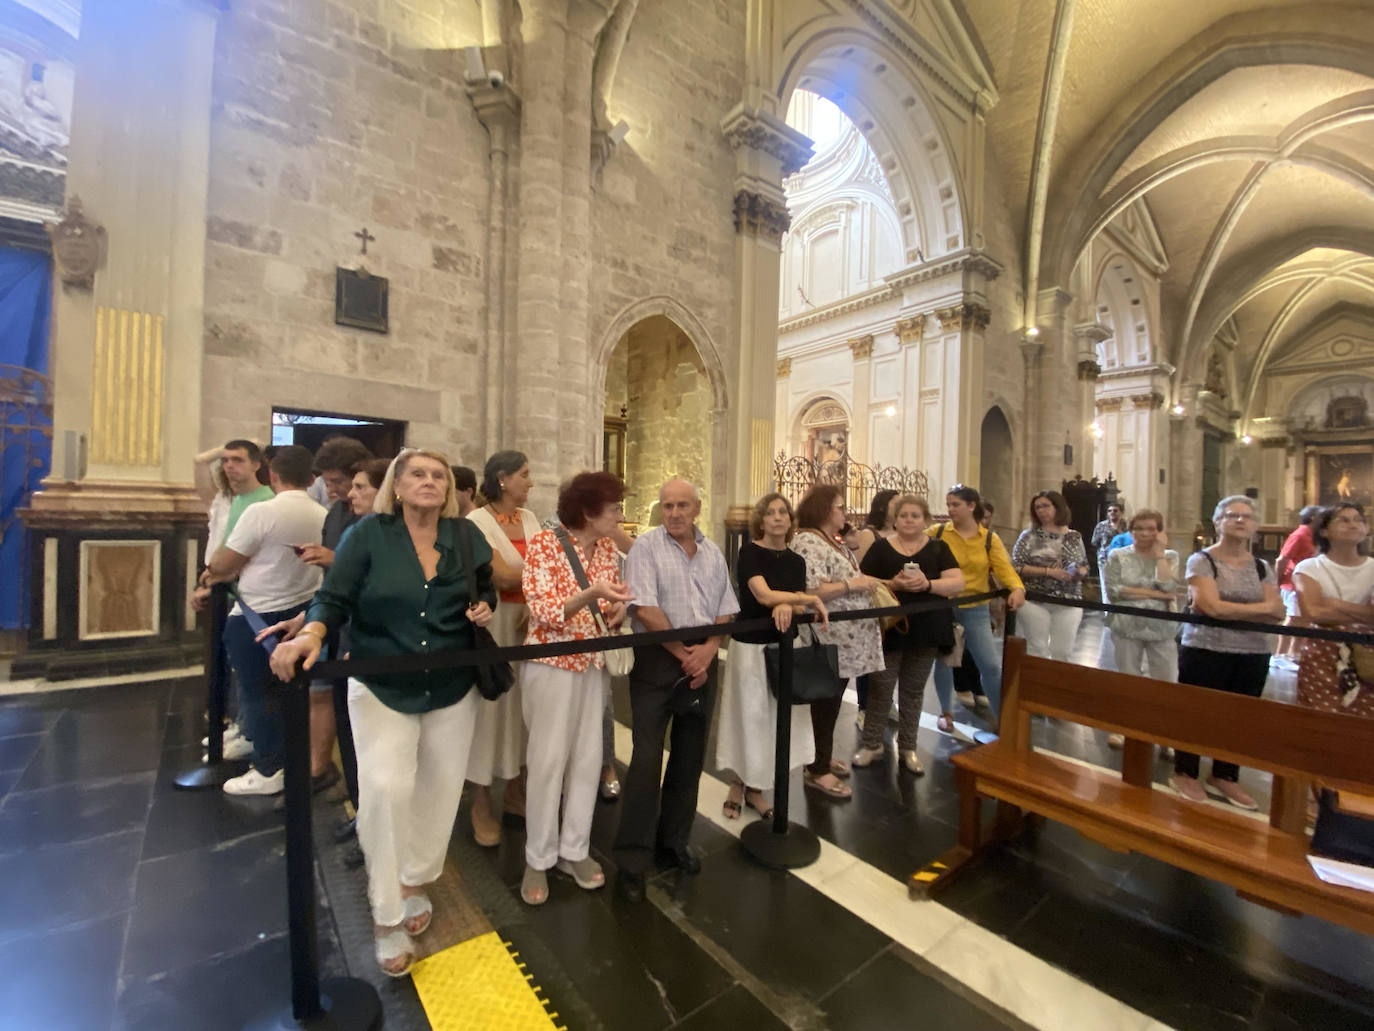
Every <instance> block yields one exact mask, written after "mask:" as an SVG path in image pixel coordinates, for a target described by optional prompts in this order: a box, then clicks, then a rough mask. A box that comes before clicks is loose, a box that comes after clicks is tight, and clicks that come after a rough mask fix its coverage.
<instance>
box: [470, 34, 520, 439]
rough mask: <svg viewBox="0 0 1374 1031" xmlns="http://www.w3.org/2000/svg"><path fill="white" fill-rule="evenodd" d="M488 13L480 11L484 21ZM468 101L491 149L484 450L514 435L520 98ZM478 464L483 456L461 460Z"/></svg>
mask: <svg viewBox="0 0 1374 1031" xmlns="http://www.w3.org/2000/svg"><path fill="white" fill-rule="evenodd" d="M486 13H487V12H486V10H485V9H484V10H483V15H484V17H485V15H486ZM468 97H469V98H470V99H471V100H472V106H473V108H474V109H475V110H476V112H477V117H478V119H479V120H480V121H481V123H482V124H483V125H484V126H486V129H487V135H488V137H489V138H490V147H491V159H490V160H491V180H490V182H489V184H488V216H487V326H486V328H487V354H486V389H485V390H484V391H483V392H482V403H483V408H482V438H483V441H484V443H485V445H486V448H487V451H488V452H491V451H496V450H497V449H499V448H503V447H507V446H509V445H508V443H507V442H508V441H510V440H512V439H513V436H514V432H515V413H514V411H513V403H512V400H511V398H510V385H511V380H512V376H511V369H510V367H509V363H508V361H507V350H508V347H509V341H508V332H507V325H508V322H509V321H510V319H509V318H508V309H509V308H510V306H511V297H510V275H509V269H508V266H507V263H506V254H507V251H508V249H509V247H510V233H509V232H508V231H507V230H508V226H509V221H510V217H511V213H510V201H511V197H510V194H511V186H510V153H511V151H512V150H513V149H514V148H515V147H516V146H517V144H518V143H519V133H520V98H519V97H517V96H516V95H515V93H514V91H513V90H512V89H511V87H510V85H509V84H503V85H500V86H492V85H490V84H489V83H486V82H483V83H471V84H469V86H468ZM464 457H465V458H466V459H467V460H468V461H469V462H475V463H480V462H482V461H484V460H485V458H486V455H485V454H475V453H474V454H470V455H465V456H464Z"/></svg>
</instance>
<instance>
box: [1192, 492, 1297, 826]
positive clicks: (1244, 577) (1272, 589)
mask: <svg viewBox="0 0 1374 1031" xmlns="http://www.w3.org/2000/svg"><path fill="white" fill-rule="evenodd" d="M1212 523H1213V525H1214V526H1215V527H1216V531H1217V542H1216V543H1215V544H1213V545H1212V546H1211V547H1210V548H1204V549H1203V550H1202V551H1198V552H1195V553H1193V554H1192V555H1190V556H1189V557H1188V566H1187V569H1186V570H1185V571H1184V576H1185V577H1186V578H1187V581H1188V595H1189V601H1190V604H1191V605H1192V607H1193V608H1194V609H1195V610H1196V611H1198V612H1201V613H1202V614H1203V615H1204V616H1211V617H1212V618H1213V619H1221V620H1226V619H1243V620H1249V621H1252V622H1255V621H1258V622H1264V623H1277V622H1278V621H1279V620H1281V619H1283V601H1282V600H1281V599H1280V598H1279V585H1278V581H1277V580H1276V578H1275V577H1274V571H1273V570H1272V569H1271V568H1270V567H1269V564H1268V563H1267V562H1265V561H1263V560H1262V559H1259V558H1256V557H1255V556H1254V555H1253V554H1252V553H1251V550H1250V548H1251V545H1252V544H1253V543H1254V538H1255V532H1256V531H1257V530H1258V529H1259V525H1258V522H1257V520H1256V519H1255V503H1254V502H1253V501H1251V500H1250V499H1249V498H1247V497H1246V496H1245V495H1243V494H1233V495H1232V496H1230V497H1228V498H1222V499H1221V500H1220V501H1219V502H1217V507H1216V510H1215V511H1214V512H1213V513H1212ZM1272 650H1273V649H1272V648H1271V647H1270V638H1269V635H1267V634H1265V633H1262V632H1260V631H1256V630H1228V629H1226V628H1225V627H1215V626H1204V625H1201V624H1198V623H1185V624H1184V626H1183V640H1182V643H1181V646H1180V647H1179V650H1178V679H1179V683H1182V684H1195V685H1196V686H1198V687H1210V688H1212V689H1214V690H1217V691H1230V692H1231V693H1233V694H1243V695H1249V696H1250V697H1251V698H1258V697H1259V696H1260V694H1261V693H1262V692H1263V691H1264V681H1265V679H1266V678H1267V677H1268V676H1269V656H1270V653H1271V652H1272ZM1200 763H1201V759H1200V757H1199V756H1197V755H1194V754H1193V753H1192V752H1176V753H1175V755H1174V775H1173V776H1172V777H1170V778H1169V786H1170V787H1172V788H1173V789H1174V790H1175V791H1177V792H1178V793H1179V794H1180V795H1182V796H1183V797H1184V798H1186V799H1188V800H1189V801H1190V802H1205V801H1207V796H1208V795H1209V794H1212V795H1216V796H1218V797H1219V798H1222V799H1224V800H1225V801H1227V802H1229V803H1231V805H1233V806H1236V807H1238V808H1240V809H1258V808H1259V806H1258V805H1257V804H1256V803H1255V800H1254V799H1253V798H1251V797H1250V796H1249V794H1247V793H1246V791H1245V790H1244V789H1243V788H1242V787H1241V786H1240V785H1239V784H1238V783H1237V782H1236V780H1237V777H1238V776H1239V774H1240V768H1239V767H1238V766H1236V764H1235V763H1231V762H1226V761H1224V760H1221V759H1214V760H1212V775H1211V776H1210V777H1208V778H1207V782H1206V785H1205V787H1204V785H1203V784H1202V783H1201V782H1200V781H1199V780H1198V773H1199V769H1200Z"/></svg>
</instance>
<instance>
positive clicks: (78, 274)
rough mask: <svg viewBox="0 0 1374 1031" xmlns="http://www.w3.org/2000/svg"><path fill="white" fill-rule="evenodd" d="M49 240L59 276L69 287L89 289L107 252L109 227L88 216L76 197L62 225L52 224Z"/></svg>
mask: <svg viewBox="0 0 1374 1031" xmlns="http://www.w3.org/2000/svg"><path fill="white" fill-rule="evenodd" d="M46 229H47V233H48V239H49V240H51V241H52V257H53V262H54V264H56V265H57V275H58V277H59V278H60V279H61V280H62V282H63V284H64V285H65V286H74V287H79V288H81V289H84V290H89V289H90V288H91V287H92V286H93V285H94V283H95V270H96V269H97V268H98V267H99V266H100V260H101V257H102V256H103V254H104V251H105V227H104V226H102V225H97V224H96V223H94V222H92V221H91V220H90V219H88V218H87V217H86V214H85V212H84V211H83V209H82V207H81V198H80V197H79V196H77V195H76V194H72V195H71V197H70V198H69V199H68V201H67V210H66V212H65V213H64V214H63V216H62V221H61V222H49V223H48V224H47V226H46Z"/></svg>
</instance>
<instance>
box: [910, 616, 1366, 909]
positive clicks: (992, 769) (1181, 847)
mask: <svg viewBox="0 0 1374 1031" xmlns="http://www.w3.org/2000/svg"><path fill="white" fill-rule="evenodd" d="M1003 661H1004V666H1003V679H1002V689H1003V702H1002V725H1001V731H1002V736H1001V738H1000V739H999V740H998V741H996V742H994V743H992V744H988V745H984V746H982V747H978V748H971V749H969V750H968V751H966V752H962V753H960V754H958V755H956V756H954V758H953V760H952V762H953V764H954V767H955V777H956V780H957V782H958V786H959V843H958V844H957V845H956V846H955V847H954V848H953V849H951V850H950V851H949V852H947V853H946V854H945V855H944V856H942V857H941V858H940V859H939V860H938V861H936V862H935V863H932V864H931V865H930V866H928V867H926V868H925V869H924V870H921V871H917V872H916V873H915V874H913V875H912V878H911V880H910V882H909V887H910V890H911V894H912V895H913V896H914V897H929V896H930V895H932V894H934V893H936V892H938V891H939V890H940V888H941V887H943V886H944V885H945V884H947V883H948V882H949V881H950V880H951V879H952V878H954V877H956V876H958V875H959V874H960V873H961V872H962V871H964V870H965V869H966V868H968V867H969V866H970V865H971V864H972V863H974V862H976V860H977V859H978V857H979V855H980V854H981V853H982V852H983V850H985V849H987V848H989V847H992V846H994V845H996V844H998V843H999V842H1000V841H1003V840H1005V839H1006V838H1008V837H1010V836H1012V835H1014V834H1016V833H1018V832H1019V831H1020V829H1021V827H1022V825H1023V818H1024V815H1025V814H1026V813H1035V814H1039V815H1040V816H1043V817H1047V818H1048V819H1051V820H1054V821H1056V822H1058V823H1063V824H1067V825H1068V826H1070V827H1073V828H1074V829H1075V830H1077V831H1079V832H1080V833H1082V834H1084V835H1085V836H1087V837H1089V838H1092V839H1093V840H1094V841H1098V842H1101V843H1102V844H1103V845H1105V846H1106V847H1108V848H1110V849H1113V850H1115V851H1118V852H1139V853H1142V854H1143V855H1148V856H1153V857H1154V858H1155V859H1158V860H1161V861H1163V862H1165V863H1169V864H1171V865H1173V866H1177V867H1180V868H1182V869H1184V870H1190V871H1192V872H1193V873H1196V874H1200V875H1201V876H1203V877H1210V878H1212V879H1213V880H1217V881H1221V882H1223V883H1225V884H1229V885H1231V886H1232V887H1234V888H1235V889H1236V891H1237V892H1238V893H1239V894H1240V895H1241V896H1242V897H1244V898H1247V899H1250V900H1251V901H1254V902H1259V903H1261V904H1263V905H1267V906H1270V907H1271V908H1274V909H1278V910H1280V911H1283V912H1286V913H1289V914H1300V913H1311V914H1313V915H1314V916H1319V917H1321V918H1322V919H1324V920H1330V921H1332V922H1333V923H1338V924H1345V925H1346V926H1348V927H1352V928H1354V929H1356V930H1358V931H1363V932H1365V933H1374V893H1370V892H1362V891H1357V890H1355V889H1353V888H1341V887H1335V886H1333V885H1329V884H1326V883H1324V882H1323V881H1321V880H1320V879H1319V878H1318V877H1317V876H1316V874H1315V873H1313V872H1312V868H1311V866H1309V865H1308V862H1307V859H1306V855H1307V846H1308V840H1307V834H1306V831H1305V828H1304V824H1305V811H1306V802H1307V797H1308V791H1309V785H1310V784H1312V783H1314V782H1318V783H1321V784H1324V785H1326V786H1328V787H1333V788H1337V789H1340V790H1343V791H1349V792H1354V793H1356V794H1360V795H1374V720H1371V719H1363V718H1360V717H1357V716H1345V715H1341V714H1337V713H1326V712H1318V711H1316V710H1313V709H1307V708H1301V707H1298V706H1293V705H1283V704H1280V703H1277V702H1269V701H1264V700H1262V699H1259V698H1247V697H1244V696H1239V695H1232V694H1226V693H1223V692H1220V691H1210V690H1207V689H1204V688H1200V687H1192V686H1190V685H1187V684H1164V683H1161V682H1159V681H1156V680H1151V679H1149V678H1146V677H1136V676H1128V675H1126V674H1123V673H1113V672H1105V671H1102V670H1098V669H1093V668H1091V667H1087V666H1075V665H1070V664H1069V663H1063V662H1053V661H1050V660H1048V659H1036V658H1032V657H1030V656H1028V655H1027V654H1026V643H1025V641H1024V640H1022V639H1020V638H1015V637H1012V638H1008V639H1007V642H1006V649H1005V655H1004V660H1003ZM1037 713H1038V714H1043V715H1045V716H1051V717H1054V718H1055V719H1061V720H1066V721H1068V722H1071V723H1079V724H1084V725H1086V726H1089V727H1096V728H1098V729H1100V730H1105V731H1109V732H1113V733H1119V734H1124V735H1125V737H1126V748H1125V751H1124V752H1123V760H1122V773H1121V774H1119V775H1118V774H1116V773H1114V772H1112V771H1110V770H1102V769H1099V768H1096V767H1089V766H1085V765H1083V764H1080V763H1076V762H1072V761H1069V760H1067V759H1063V758H1059V757H1056V756H1053V755H1048V754H1045V753H1044V752H1039V751H1036V750H1034V749H1033V748H1032V746H1031V716H1032V715H1033V714H1037ZM1156 744H1162V745H1171V746H1173V747H1174V748H1176V749H1182V750H1184V751H1188V752H1196V753H1198V754H1200V755H1203V756H1215V757H1218V758H1222V759H1229V760H1230V761H1232V762H1236V763H1239V764H1240V765H1241V766H1245V767H1250V768H1253V769H1261V770H1266V771H1268V772H1270V773H1272V774H1273V775H1274V786H1273V797H1272V805H1271V807H1270V812H1269V819H1268V820H1267V821H1266V820H1264V819H1257V818H1255V817H1254V816H1250V815H1246V814H1244V813H1242V812H1241V811H1240V810H1237V809H1229V808H1222V807H1219V806H1215V805H1203V804H1200V803H1196V802H1189V801H1187V800H1185V799H1183V798H1181V797H1179V796H1178V795H1176V794H1174V793H1173V792H1172V791H1170V790H1169V789H1167V788H1161V789H1156V788H1153V787H1152V786H1151V776H1150V774H1151V770H1152V768H1153V765H1154V752H1155V745H1156ZM984 798H990V799H995V800H996V801H997V816H996V819H995V820H994V821H993V823H992V825H991V827H990V828H989V829H985V828H984V827H983V820H982V811H981V810H982V806H981V800H982V799H984Z"/></svg>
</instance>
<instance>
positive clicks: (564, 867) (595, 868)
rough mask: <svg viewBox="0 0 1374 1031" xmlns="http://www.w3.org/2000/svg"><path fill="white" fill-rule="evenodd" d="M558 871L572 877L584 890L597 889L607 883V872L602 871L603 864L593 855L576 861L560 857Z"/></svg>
mask: <svg viewBox="0 0 1374 1031" xmlns="http://www.w3.org/2000/svg"><path fill="white" fill-rule="evenodd" d="M558 872H559V873H565V874H567V875H568V876H569V877H571V878H572V879H573V880H574V881H576V882H577V886H578V887H579V888H581V889H582V890H583V891H595V890H596V889H597V888H599V887H601V886H602V885H603V884H605V883H606V874H605V873H604V872H603V871H602V869H601V864H600V863H598V862H597V861H596V860H595V859H593V858H592V857H591V856H588V857H587V858H585V859H578V860H576V861H574V860H571V859H560V860H559V861H558Z"/></svg>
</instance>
